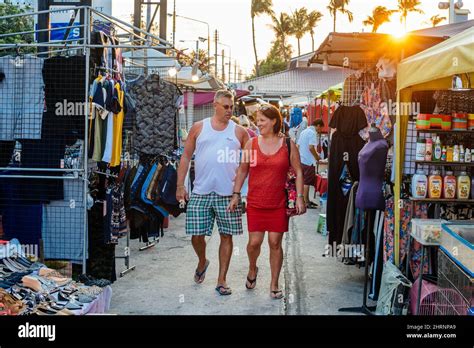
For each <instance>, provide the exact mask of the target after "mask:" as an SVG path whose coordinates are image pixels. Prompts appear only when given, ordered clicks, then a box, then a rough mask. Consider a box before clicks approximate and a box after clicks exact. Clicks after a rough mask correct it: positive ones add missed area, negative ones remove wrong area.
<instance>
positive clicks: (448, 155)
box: [446, 146, 453, 162]
mask: <svg viewBox="0 0 474 348" xmlns="http://www.w3.org/2000/svg"><path fill="white" fill-rule="evenodd" d="M452 161H453V147H452V146H448V148H447V150H446V162H452Z"/></svg>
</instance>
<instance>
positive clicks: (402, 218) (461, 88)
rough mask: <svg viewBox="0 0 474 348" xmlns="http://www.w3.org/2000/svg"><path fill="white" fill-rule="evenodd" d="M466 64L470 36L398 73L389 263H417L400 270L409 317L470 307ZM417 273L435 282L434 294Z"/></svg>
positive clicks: (473, 47)
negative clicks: (406, 284) (409, 279)
mask: <svg viewBox="0 0 474 348" xmlns="http://www.w3.org/2000/svg"><path fill="white" fill-rule="evenodd" d="M473 56H474V28H470V29H467V30H465V31H463V32H461V33H459V34H458V35H456V36H454V37H452V38H450V39H448V40H446V41H444V42H442V43H440V44H438V45H436V46H433V47H431V48H429V49H427V50H425V51H423V52H420V53H419V54H416V55H414V56H412V57H410V58H407V59H405V60H402V61H401V62H400V64H399V65H398V67H397V72H398V75H397V102H398V103H397V104H398V106H399V107H398V112H397V125H398V126H397V130H396V139H395V143H396V150H395V152H396V156H395V158H396V161H395V162H396V166H395V188H396V190H395V201H397V202H400V204H398V205H395V217H396V218H395V231H394V239H395V262H396V264H397V265H400V264H401V263H402V262H403V261H404V260H405V261H411V257H410V256H409V255H410V253H411V254H412V253H415V254H416V257H417V258H418V259H419V260H422V262H419V264H418V266H417V267H415V268H414V267H413V265H411V266H409V265H408V264H409V262H407V267H406V275H407V276H409V274H412V275H413V276H414V277H415V276H417V277H415V279H416V278H418V280H416V281H417V283H415V285H416V286H414V289H415V290H413V291H412V292H411V301H412V313H421V314H451V315H453V314H458V315H465V314H467V312H469V311H470V310H472V309H471V307H472V306H473V303H474V301H472V299H473V291H474V285H473V284H474V283H473V281H472V278H473V275H474V274H473V271H474V267H473V265H474V264H473V260H474V247H473V239H472V230H473V226H471V225H469V223H468V222H466V220H473V219H474V215H473V209H472V207H473V203H474V200H473V199H472V193H473V190H472V181H471V179H472V178H473V175H472V174H473V172H472V168H473V165H474V164H473V162H472V153H471V151H470V149H472V148H473V147H474V138H473V136H474V127H473V120H474V90H473V89H472V84H471V81H474V59H473ZM408 106H417V107H418V110H415V112H413V111H414V110H410V108H409V107H408ZM410 186H411V187H410ZM414 218H422V219H421V220H414ZM450 220H457V222H455V223H447V221H450ZM459 220H463V221H461V222H459ZM461 231H462V232H461ZM413 246H415V247H413ZM438 247H439V249H440V250H439V252H438ZM432 249H434V250H432ZM436 252H438V256H436ZM422 273H432V274H435V275H437V276H438V283H437V286H436V285H433V284H425V281H424V280H423V281H422V280H421V279H422V276H421V274H422ZM469 279H470V280H469ZM445 283H446V284H447V283H449V284H450V285H449V286H447V285H446V284H445ZM422 286H423V288H422ZM422 289H423V291H422ZM448 291H449V294H451V295H449V296H451V298H448V297H449V296H447V295H446V294H447V293H448ZM430 301H431V307H432V308H435V309H434V310H432V311H430V310H428V305H427V304H426V303H428V302H430ZM413 303H416V305H414V304H413ZM433 303H434V304H435V305H433Z"/></svg>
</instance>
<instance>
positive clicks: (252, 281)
mask: <svg viewBox="0 0 474 348" xmlns="http://www.w3.org/2000/svg"><path fill="white" fill-rule="evenodd" d="M257 275H258V267H257V271H256V272H255V278H254V279H250V278H249V277H247V282H249V283H250V286H252V285H253V284H254V283H256V282H257ZM256 286H257V285H256V284H255V286H254V287H252V288H251V287H249V286H248V285H247V283H245V287H246V288H247V289H248V290H253V289H255V287H256Z"/></svg>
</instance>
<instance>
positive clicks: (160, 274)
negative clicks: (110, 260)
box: [109, 210, 364, 315]
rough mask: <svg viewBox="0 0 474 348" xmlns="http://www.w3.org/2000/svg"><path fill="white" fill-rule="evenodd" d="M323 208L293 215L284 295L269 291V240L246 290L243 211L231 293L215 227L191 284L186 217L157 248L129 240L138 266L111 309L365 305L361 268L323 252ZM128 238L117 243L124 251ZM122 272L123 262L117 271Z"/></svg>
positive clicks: (117, 288) (327, 311)
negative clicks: (198, 276)
mask: <svg viewBox="0 0 474 348" xmlns="http://www.w3.org/2000/svg"><path fill="white" fill-rule="evenodd" d="M318 214H319V210H308V212H307V213H306V214H305V215H303V216H298V217H295V218H292V221H290V232H289V233H287V234H286V236H285V238H284V242H283V243H284V250H285V260H284V265H283V269H282V275H281V278H280V287H281V288H282V289H284V290H285V298H284V299H282V300H272V299H271V298H270V295H269V286H270V265H269V251H268V244H266V240H265V244H264V245H263V247H262V253H261V255H260V258H259V261H258V266H259V274H258V280H257V286H256V288H255V289H254V290H252V291H249V290H247V289H246V288H245V279H246V276H247V271H248V259H247V253H246V243H247V240H248V232H247V231H246V226H247V221H246V217H245V215H244V216H243V223H244V234H243V235H242V236H239V237H234V252H233V256H232V260H231V264H230V269H229V272H228V276H227V283H228V285H229V286H230V287H231V288H232V290H233V293H232V295H230V296H220V295H219V294H218V293H217V292H216V291H215V290H214V288H215V286H216V281H217V272H218V247H219V235H218V233H217V230H216V228H215V230H214V234H213V235H212V237H210V238H209V240H208V247H207V258H208V259H209V260H210V261H211V262H210V265H209V268H208V271H207V275H206V280H205V281H204V283H202V284H200V285H198V284H195V283H194V281H193V275H194V270H195V268H196V265H197V257H196V256H195V254H194V250H193V248H192V245H191V238H190V237H188V236H186V235H185V232H184V221H185V216H184V215H182V216H180V217H178V218H177V219H172V220H171V221H170V228H169V229H166V230H165V236H164V237H163V238H162V239H161V240H160V242H159V243H158V244H157V245H156V246H155V247H153V248H151V249H148V250H145V251H138V248H139V247H140V246H143V243H138V241H137V240H135V241H131V264H132V265H136V269H135V270H134V271H131V272H129V273H127V274H126V275H125V276H124V277H122V278H119V279H118V280H117V281H116V282H115V283H114V284H113V286H112V288H113V296H112V304H111V308H110V311H109V313H112V314H131V315H148V314H155V315H167V314H172V315H188V314H189V315H208V314H211V315H212V314H221V315H232V314H236V315H251V314H261V315H305V314H313V315H318V314H320V315H339V314H343V313H340V312H338V308H340V307H352V306H354V307H357V306H360V305H361V304H362V296H363V279H364V272H363V268H360V269H359V268H357V267H355V266H346V265H344V264H342V263H341V262H339V261H337V259H336V258H332V257H323V256H322V254H323V253H324V250H325V246H326V243H327V237H325V236H322V235H321V234H319V233H317V232H316V225H317V221H318ZM124 242H125V241H124V240H122V241H121V244H120V246H118V247H117V254H119V253H120V252H121V251H122V250H123V247H124V245H125V244H124ZM123 269H124V265H123V261H122V260H117V271H118V272H120V271H121V270H123Z"/></svg>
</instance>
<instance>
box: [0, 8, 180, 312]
mask: <svg viewBox="0 0 474 348" xmlns="http://www.w3.org/2000/svg"><path fill="white" fill-rule="evenodd" d="M68 9H70V10H77V11H79V12H80V15H81V17H83V18H86V23H85V25H84V28H82V29H81V36H80V38H78V39H77V41H75V42H69V43H67V44H65V43H64V42H62V41H59V42H58V41H49V42H48V39H46V40H45V41H46V42H35V41H34V39H33V38H34V37H35V35H38V34H39V33H43V32H44V33H46V34H48V32H47V31H48V30H50V29H47V28H46V29H41V31H40V29H38V28H36V30H32V31H31V40H30V39H29V38H26V37H25V39H24V41H21V42H16V43H6V42H9V41H8V40H7V41H3V42H2V43H1V44H0V72H1V74H0V106H1V107H0V109H1V111H0V246H1V245H6V246H9V245H11V244H12V242H13V241H16V240H17V241H18V244H19V245H21V247H22V248H24V247H27V249H28V252H23V249H22V250H17V251H15V252H11V253H10V252H3V251H2V250H1V248H0V251H2V252H1V253H0V288H1V289H4V290H1V289H0V296H1V297H2V299H1V300H0V303H1V304H2V305H3V306H2V307H8V308H3V309H1V310H0V311H2V312H5V313H4V314H12V313H6V312H8V310H10V312H12V310H14V311H15V313H14V314H17V312H18V313H19V312H21V313H23V314H27V313H29V314H32V313H36V314H87V313H97V312H103V311H105V310H107V309H108V306H109V303H110V298H111V291H110V289H109V288H107V287H108V286H109V285H110V284H111V282H114V281H115V280H116V278H117V273H118V272H117V271H119V272H120V271H121V272H120V276H123V275H124V274H126V273H127V272H128V271H130V270H133V269H134V268H135V266H132V265H131V264H130V245H129V242H130V239H140V240H141V241H143V242H144V243H145V247H150V246H152V245H154V244H153V243H152V241H150V239H155V238H159V237H162V236H163V229H164V228H165V227H166V218H167V217H168V216H169V215H172V216H178V215H180V214H181V213H182V212H183V211H184V208H180V207H179V203H178V202H177V201H176V197H175V190H176V170H177V163H176V162H177V161H178V159H179V153H178V142H177V133H178V123H179V114H178V110H179V109H180V107H181V105H182V101H183V99H182V92H181V90H180V88H179V86H178V85H177V84H176V83H173V82H171V81H167V80H165V79H163V78H162V77H161V76H160V75H159V74H157V73H156V71H153V69H148V68H147V67H149V66H154V65H153V63H156V60H155V59H154V58H155V56H151V54H148V55H140V54H138V56H139V57H140V59H139V60H138V63H137V61H135V63H136V64H138V66H141V67H143V66H144V65H145V68H146V69H143V70H140V71H138V72H137V71H135V72H134V74H133V78H132V77H131V74H127V71H125V70H126V69H124V68H125V65H126V64H124V63H125V61H124V59H123V54H122V53H123V50H134V49H139V52H143V49H147V48H148V49H149V50H157V49H163V50H166V49H170V50H173V48H172V47H171V45H170V44H169V43H167V42H166V41H164V40H162V39H160V38H159V37H157V36H155V35H153V34H150V33H147V32H146V31H144V30H141V29H139V28H135V27H133V26H130V25H129V24H127V23H125V22H123V21H121V20H119V19H117V18H114V17H111V16H109V15H106V14H104V13H102V12H100V11H96V10H94V9H92V8H91V7H89V6H77V7H71V8H68ZM58 11H62V10H57V9H55V10H53V9H51V10H49V11H43V12H42V13H41V14H45V15H48V16H49V15H50V14H54V13H55V12H58ZM41 14H40V13H38V12H28V13H24V14H17V15H14V16H15V17H19V18H21V19H22V20H24V21H25V23H26V22H28V23H33V22H35V21H36V22H37V21H38V16H39V15H41ZM93 16H99V17H100V18H101V19H102V20H103V21H105V22H107V23H108V24H110V25H109V26H108V27H109V28H110V30H109V31H107V32H104V31H103V30H102V27H101V26H99V25H98V24H97V23H96V22H94V23H91V22H88V20H89V19H91V18H92V17H93ZM11 18H12V16H3V17H0V21H3V22H4V21H8V20H10V19H11ZM118 30H123V31H126V32H127V33H128V34H130V35H136V36H138V37H139V38H138V39H137V40H136V41H134V42H130V41H129V40H128V39H126V38H123V37H121V36H119V35H117V31H118ZM137 32H139V33H140V34H141V35H142V37H141V38H140V35H137V34H136V33H137ZM1 36H2V38H3V37H7V38H10V37H22V38H23V34H21V33H20V34H19V33H16V32H9V33H2V34H1ZM63 40H66V38H64V39H63ZM158 56H159V55H158ZM147 58H150V60H149V61H148V60H147ZM155 65H156V64H155ZM25 86H28V88H26V87H25ZM165 188H166V192H165ZM119 243H121V244H122V245H123V247H124V248H123V249H122V248H116V247H117V246H118V245H119ZM122 250H124V251H122ZM117 259H122V260H125V269H124V270H123V268H122V267H123V266H121V267H120V269H118V270H117V269H116V260H117ZM117 268H118V267H117ZM73 278H74V280H73ZM40 295H41V296H43V297H40ZM7 302H8V305H7V306H5V305H6V304H7ZM19 308H21V311H20V310H18V309H19ZM70 311H72V312H73V313H71V312H70ZM74 311H76V312H74ZM38 312H41V313H38Z"/></svg>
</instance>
